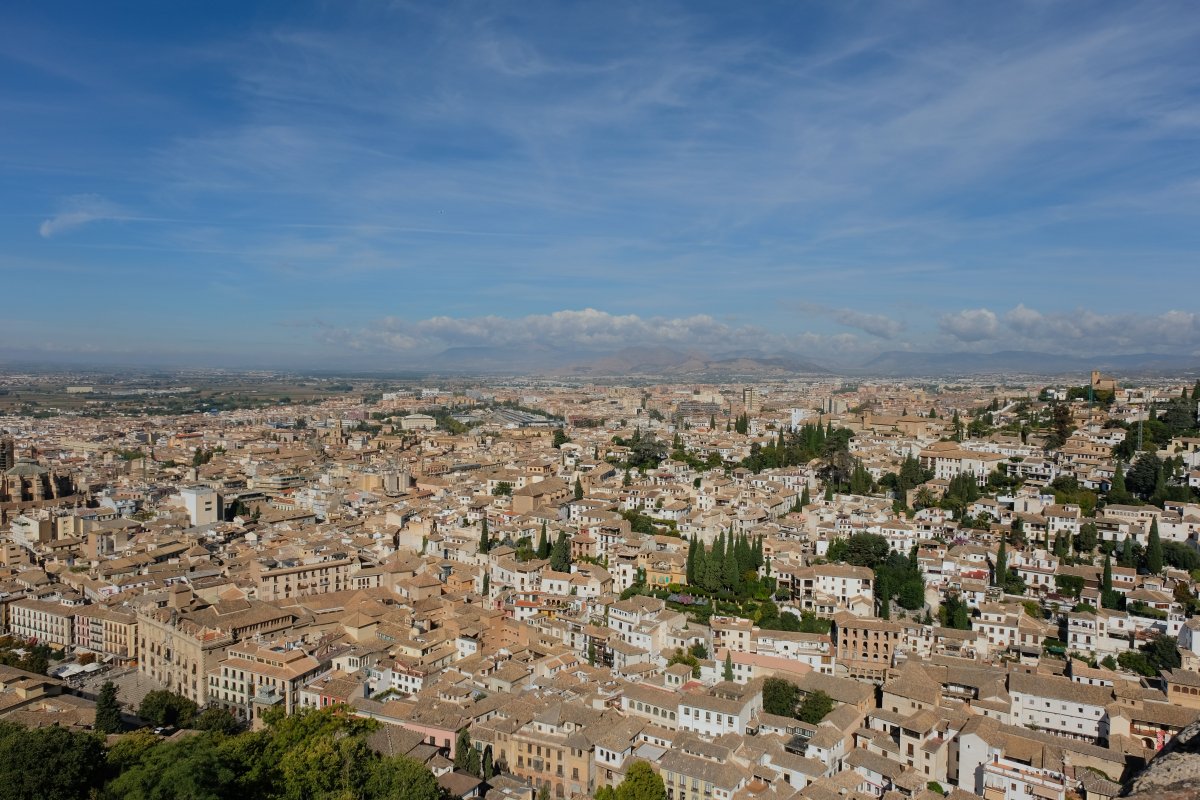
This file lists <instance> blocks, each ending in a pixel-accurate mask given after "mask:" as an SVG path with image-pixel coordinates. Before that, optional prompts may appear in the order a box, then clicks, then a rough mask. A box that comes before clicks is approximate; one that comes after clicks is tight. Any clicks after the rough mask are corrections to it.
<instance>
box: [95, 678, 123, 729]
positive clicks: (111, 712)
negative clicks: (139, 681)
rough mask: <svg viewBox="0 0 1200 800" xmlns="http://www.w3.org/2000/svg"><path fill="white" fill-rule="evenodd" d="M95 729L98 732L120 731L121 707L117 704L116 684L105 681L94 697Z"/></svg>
mask: <svg viewBox="0 0 1200 800" xmlns="http://www.w3.org/2000/svg"><path fill="white" fill-rule="evenodd" d="M95 727H96V730H97V731H99V732H100V733H120V732H121V728H122V727H123V726H122V725H121V707H120V705H118V704H117V686H116V684H115V683H113V682H112V681H105V682H104V685H103V686H101V687H100V694H99V695H98V696H97V697H96V724H95Z"/></svg>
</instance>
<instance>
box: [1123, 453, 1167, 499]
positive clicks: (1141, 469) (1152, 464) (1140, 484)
mask: <svg viewBox="0 0 1200 800" xmlns="http://www.w3.org/2000/svg"><path fill="white" fill-rule="evenodd" d="M1161 475H1162V461H1161V460H1160V459H1159V457H1158V456H1157V455H1155V454H1154V453H1149V452H1147V453H1142V454H1141V455H1140V456H1138V459H1137V461H1135V462H1133V466H1132V467H1130V468H1129V474H1128V475H1126V476H1125V483H1126V485H1127V486H1128V488H1129V491H1131V492H1133V493H1134V494H1136V495H1138V496H1139V497H1143V498H1145V497H1149V496H1150V495H1151V494H1153V493H1154V489H1155V487H1156V486H1158V483H1159V480H1160V476H1161Z"/></svg>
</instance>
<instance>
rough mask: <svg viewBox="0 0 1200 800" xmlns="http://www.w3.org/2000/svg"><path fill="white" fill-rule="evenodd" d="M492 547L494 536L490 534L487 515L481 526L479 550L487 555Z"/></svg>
mask: <svg viewBox="0 0 1200 800" xmlns="http://www.w3.org/2000/svg"><path fill="white" fill-rule="evenodd" d="M491 549H492V538H491V536H490V535H489V534H488V521H487V517H484V518H483V522H482V523H481V524H480V526H479V552H480V553H482V554H484V555H486V554H487V552H488V551H489V550H491Z"/></svg>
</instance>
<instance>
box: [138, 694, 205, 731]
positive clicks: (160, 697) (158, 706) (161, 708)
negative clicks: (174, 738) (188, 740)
mask: <svg viewBox="0 0 1200 800" xmlns="http://www.w3.org/2000/svg"><path fill="white" fill-rule="evenodd" d="M196 710H197V706H196V704H195V703H194V702H192V701H191V700H189V699H188V698H186V697H184V696H183V695H180V694H175V693H174V692H169V691H167V690H165V689H157V690H155V691H152V692H148V693H147V694H146V696H145V697H144V698H142V703H141V705H139V706H138V716H139V717H141V718H142V719H144V720H148V721H150V722H152V723H154V724H155V725H169V726H171V727H178V728H187V727H190V726H191V724H192V720H193V719H194V718H195V716H196Z"/></svg>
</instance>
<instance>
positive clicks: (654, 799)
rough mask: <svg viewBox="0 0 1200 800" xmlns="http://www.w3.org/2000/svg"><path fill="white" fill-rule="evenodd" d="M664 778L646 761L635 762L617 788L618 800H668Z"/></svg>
mask: <svg viewBox="0 0 1200 800" xmlns="http://www.w3.org/2000/svg"><path fill="white" fill-rule="evenodd" d="M666 798H667V789H666V787H665V786H664V785H663V780H662V777H661V776H660V775H659V774H658V773H657V772H655V771H654V769H653V767H651V766H650V764H648V763H647V762H645V761H635V762H633V764H631V765H630V767H629V769H628V770H626V771H625V780H623V781H621V783H620V785H618V786H617V792H616V800H666Z"/></svg>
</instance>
